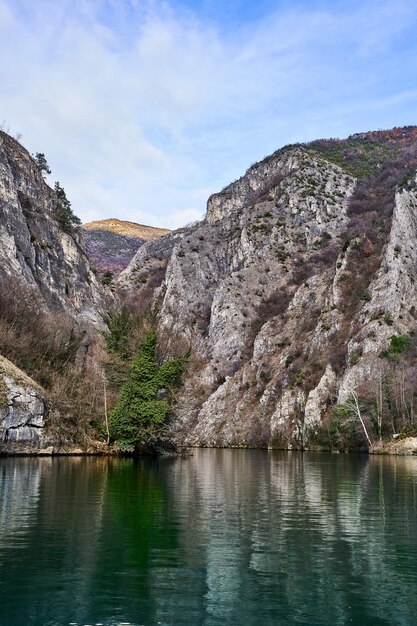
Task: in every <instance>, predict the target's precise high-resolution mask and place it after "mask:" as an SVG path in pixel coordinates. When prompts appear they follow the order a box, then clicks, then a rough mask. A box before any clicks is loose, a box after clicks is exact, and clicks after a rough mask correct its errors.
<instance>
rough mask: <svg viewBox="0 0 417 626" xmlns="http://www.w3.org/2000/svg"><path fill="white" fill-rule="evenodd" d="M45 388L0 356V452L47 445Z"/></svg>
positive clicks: (18, 450)
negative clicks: (45, 433)
mask: <svg viewBox="0 0 417 626" xmlns="http://www.w3.org/2000/svg"><path fill="white" fill-rule="evenodd" d="M44 396H45V392H44V391H43V390H42V388H41V387H40V386H39V385H38V384H37V383H36V382H35V381H34V380H32V379H31V378H29V376H27V375H26V374H25V373H24V372H22V370H20V369H19V368H18V367H16V366H15V365H13V363H11V362H10V361H8V360H7V359H5V358H4V357H2V356H0V453H3V452H7V453H14V452H19V453H24V452H28V453H31V452H34V451H39V450H41V449H42V448H45V447H47V439H46V438H45V435H44V432H45V431H44V427H45V419H46V414H47V409H46V403H45V399H44Z"/></svg>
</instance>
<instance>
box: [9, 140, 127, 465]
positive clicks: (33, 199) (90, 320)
mask: <svg viewBox="0 0 417 626" xmlns="http://www.w3.org/2000/svg"><path fill="white" fill-rule="evenodd" d="M56 208H57V196H56V194H55V192H54V191H53V190H52V189H51V188H50V187H49V186H48V185H47V184H46V182H45V181H44V179H43V177H42V173H41V171H40V170H39V168H38V167H37V165H36V163H35V161H34V159H33V158H32V157H31V156H30V155H29V153H28V152H27V151H26V150H25V149H24V148H23V147H22V146H21V145H20V144H19V143H18V142H17V141H16V140H14V139H13V138H12V137H10V136H9V135H7V134H5V133H3V132H0V309H1V316H0V324H1V332H2V333H5V334H6V333H7V332H8V329H10V327H11V326H13V324H16V325H19V324H20V325H21V326H22V328H21V332H20V335H19V333H17V334H16V337H18V336H19V337H22V342H23V341H24V334H25V333H28V334H29V335H30V333H31V332H32V329H31V328H30V325H31V320H33V321H34V323H35V321H36V320H35V319H34V318H35V317H36V316H37V315H42V316H43V317H42V319H43V323H44V328H43V330H45V333H46V332H47V328H49V332H50V334H51V338H53V337H56V336H57V334H58V333H59V332H63V329H64V328H65V329H66V331H67V336H68V341H71V340H72V339H73V338H74V337H76V338H77V342H78V345H79V350H78V352H77V355H76V363H77V365H79V367H80V368H83V367H84V366H85V365H86V363H87V361H88V363H89V364H91V363H92V362H93V361H94V359H95V353H96V348H97V345H98V344H99V342H100V339H101V340H102V338H101V334H100V333H101V330H102V329H103V328H104V324H103V314H104V313H105V311H106V310H107V309H108V307H109V306H111V305H113V304H114V302H115V298H114V295H113V294H112V293H111V292H110V291H109V290H108V289H107V288H106V287H104V286H103V285H101V284H100V282H99V281H98V280H97V278H96V276H95V274H94V273H93V271H92V270H91V268H90V263H89V260H88V258H87V256H86V253H85V250H84V243H83V240H82V234H81V231H80V229H79V228H74V229H72V231H71V232H70V233H68V232H65V230H64V229H63V228H62V226H61V225H60V223H59V221H58V220H57V210H56ZM67 230H68V229H67ZM23 313H24V315H23ZM4 320H7V323H4V324H3V322H4ZM22 320H23V321H22ZM55 322H56V323H55ZM7 324H9V325H7ZM4 338H5V337H2V339H4ZM2 345H6V346H7V347H8V352H7V356H8V357H9V358H14V357H13V354H14V350H13V346H12V345H11V341H5V342H4V344H2ZM23 349H24V348H22V346H20V348H19V350H20V355H22V352H23ZM0 352H1V348H0ZM30 356H31V355H30V354H28V359H30ZM51 358H53V357H51ZM45 395H46V394H45V392H44V391H43V390H42V389H40V388H39V386H38V385H36V383H35V382H34V381H33V380H32V379H30V378H29V377H28V376H26V374H25V373H24V372H22V371H21V370H19V369H18V368H14V366H13V364H11V363H10V361H7V359H3V357H2V356H1V354H0V396H1V403H0V452H5V453H11V452H27V451H30V452H33V451H36V450H41V449H42V448H44V447H45V445H49V444H48V437H49V435H48V437H46V436H45V435H44V432H46V431H44V427H46V426H47V425H48V411H47V408H46V404H47V403H46V401H45V399H44V398H45Z"/></svg>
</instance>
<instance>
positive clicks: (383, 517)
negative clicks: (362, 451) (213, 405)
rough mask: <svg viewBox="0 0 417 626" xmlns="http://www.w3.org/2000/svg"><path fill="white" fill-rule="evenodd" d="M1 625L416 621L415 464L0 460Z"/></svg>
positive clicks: (290, 459) (217, 455) (340, 459)
mask: <svg viewBox="0 0 417 626" xmlns="http://www.w3.org/2000/svg"><path fill="white" fill-rule="evenodd" d="M0 498H1V499H0V503H1V513H0V625H1V626H15V625H19V626H20V625H22V626H29V625H34V626H38V625H39V626H49V625H58V624H59V625H61V624H62V625H65V626H67V625H69V624H77V625H78V626H79V625H86V624H89V625H91V626H93V625H95V624H105V625H110V624H112V625H115V624H121V623H125V624H134V625H139V624H144V625H146V626H148V625H151V624H162V625H168V624H172V625H182V624H184V625H186V624H187V625H188V624H189V625H193V626H198V625H204V626H214V625H223V624H233V625H240V624H242V625H246V624H249V625H250V624H259V625H269V624H271V625H272V624H273V625H286V624H304V625H306V626H307V625H308V626H313V625H316V624H317V625H329V626H330V625H331V626H334V625H339V624H340V625H345V624H355V625H358V626H367V625H370V626H371V625H372V626H378V625H386V626H388V625H389V626H392V625H403V624H404V625H410V626H411V625H413V626H415V625H416V624H417V458H411V457H408V458H407V457H404V458H395V457H367V456H365V455H357V456H354V455H352V456H343V455H331V454H313V453H304V454H302V453H297V452H293V453H291V452H290V453H288V452H267V451H249V450H196V451H195V452H194V454H193V456H192V457H189V458H185V459H181V458H179V459H161V460H159V461H158V460H149V459H141V460H140V461H137V462H135V461H133V460H128V459H125V460H119V459H101V458H90V459H88V458H87V459H86V458H54V459H52V458H41V459H35V458H21V459H17V458H15V459H12V458H9V459H0Z"/></svg>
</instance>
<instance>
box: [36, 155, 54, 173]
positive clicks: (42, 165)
mask: <svg viewBox="0 0 417 626" xmlns="http://www.w3.org/2000/svg"><path fill="white" fill-rule="evenodd" d="M34 158H35V163H36V165H37V167H38V169H39V170H40V171H41V173H42V175H43V173H44V172H45V174H50V173H51V169H50V167H49V165H48V162H47V160H46V157H45V155H44V153H43V152H37V153H36V154H35V157H34Z"/></svg>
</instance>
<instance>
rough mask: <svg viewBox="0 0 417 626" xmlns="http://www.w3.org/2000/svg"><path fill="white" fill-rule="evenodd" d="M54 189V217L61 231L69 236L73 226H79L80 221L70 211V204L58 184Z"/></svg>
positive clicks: (57, 183)
mask: <svg viewBox="0 0 417 626" xmlns="http://www.w3.org/2000/svg"><path fill="white" fill-rule="evenodd" d="M54 189H55V195H56V205H55V216H56V218H57V220H58V222H59V224H60V225H61V227H62V229H63V230H64V231H65V232H66V233H68V234H71V233H72V232H73V230H74V226H78V225H80V224H81V220H80V219H79V218H78V217H77V216H76V215H75V214H74V212H73V210H72V209H71V202H70V201H69V200H68V198H67V195H66V193H65V190H64V188H63V187H61V185H60V184H59V182H56V183H55V187H54Z"/></svg>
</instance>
